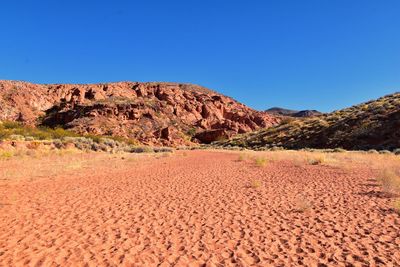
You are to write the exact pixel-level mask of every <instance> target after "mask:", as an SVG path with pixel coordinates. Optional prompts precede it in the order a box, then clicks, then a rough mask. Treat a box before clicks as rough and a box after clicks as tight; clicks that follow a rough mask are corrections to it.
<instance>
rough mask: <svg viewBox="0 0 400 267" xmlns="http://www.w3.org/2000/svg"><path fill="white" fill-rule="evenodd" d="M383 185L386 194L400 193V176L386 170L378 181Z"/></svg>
mask: <svg viewBox="0 0 400 267" xmlns="http://www.w3.org/2000/svg"><path fill="white" fill-rule="evenodd" d="M377 180H378V181H379V182H380V183H381V185H382V191H383V192H384V193H386V194H395V193H399V192H400V176H399V175H398V174H397V173H396V172H394V171H392V170H384V171H382V172H381V174H380V175H379V177H378V179H377Z"/></svg>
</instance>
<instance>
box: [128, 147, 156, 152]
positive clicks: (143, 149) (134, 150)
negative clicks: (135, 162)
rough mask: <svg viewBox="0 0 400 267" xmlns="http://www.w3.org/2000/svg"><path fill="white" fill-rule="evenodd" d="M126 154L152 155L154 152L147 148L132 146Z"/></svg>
mask: <svg viewBox="0 0 400 267" xmlns="http://www.w3.org/2000/svg"><path fill="white" fill-rule="evenodd" d="M127 152H130V153H152V152H154V150H153V149H152V148H151V147H148V146H132V147H130V148H129V149H128V151H127Z"/></svg>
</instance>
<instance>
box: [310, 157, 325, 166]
mask: <svg viewBox="0 0 400 267" xmlns="http://www.w3.org/2000/svg"><path fill="white" fill-rule="evenodd" d="M325 161H326V158H325V155H323V154H321V155H317V156H314V157H312V158H310V159H308V163H310V164H311V165H320V164H323V163H324V162H325Z"/></svg>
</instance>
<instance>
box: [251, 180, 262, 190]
mask: <svg viewBox="0 0 400 267" xmlns="http://www.w3.org/2000/svg"><path fill="white" fill-rule="evenodd" d="M261 186H262V182H261V181H260V180H252V181H251V183H250V187H251V188H254V189H257V188H260V187H261Z"/></svg>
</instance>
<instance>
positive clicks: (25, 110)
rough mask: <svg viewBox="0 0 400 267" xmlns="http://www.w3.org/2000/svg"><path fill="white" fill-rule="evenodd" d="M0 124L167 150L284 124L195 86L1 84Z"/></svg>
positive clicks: (154, 84) (120, 83) (130, 83)
mask: <svg viewBox="0 0 400 267" xmlns="http://www.w3.org/2000/svg"><path fill="white" fill-rule="evenodd" d="M0 120H8V121H19V122H23V123H24V124H28V125H43V126H49V127H62V128H65V129H69V130H72V131H75V132H77V133H79V134H96V135H112V136H121V137H126V138H131V139H136V140H137V141H139V142H141V143H144V144H148V145H168V146H175V145H182V144H190V143H191V142H201V143H210V142H212V141H216V140H221V139H225V138H228V137H231V136H233V135H235V134H237V133H246V132H250V131H254V130H257V129H260V128H265V127H269V126H272V125H275V124H277V123H278V122H279V118H276V117H274V116H272V115H269V114H267V113H265V112H259V111H255V110H253V109H250V108H248V107H247V106H245V105H243V104H241V103H238V102H237V101H235V100H233V99H232V98H229V97H226V96H223V95H221V94H218V93H216V92H214V91H211V90H208V89H206V88H204V87H200V86H197V85H191V84H177V83H139V82H119V83H107V84H89V85H76V84H51V85H39V84H32V83H26V82H16V81H0Z"/></svg>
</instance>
